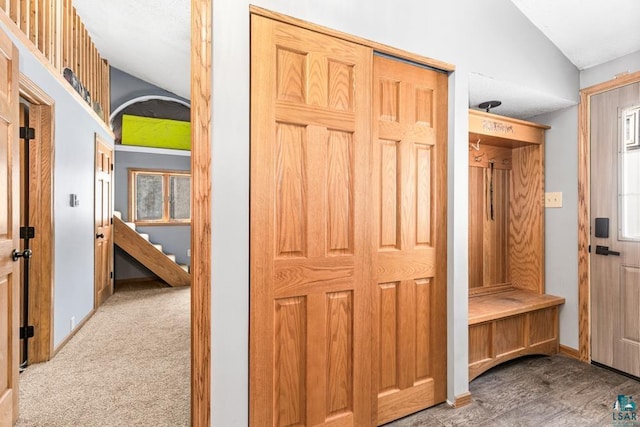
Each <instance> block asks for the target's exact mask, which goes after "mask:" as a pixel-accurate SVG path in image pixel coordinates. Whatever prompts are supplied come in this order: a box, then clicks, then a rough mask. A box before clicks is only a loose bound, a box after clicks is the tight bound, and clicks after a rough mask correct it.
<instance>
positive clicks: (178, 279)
mask: <svg viewBox="0 0 640 427" xmlns="http://www.w3.org/2000/svg"><path fill="white" fill-rule="evenodd" d="M113 227H114V231H115V232H114V242H115V244H116V245H117V246H118V247H119V248H120V249H122V250H123V251H125V252H126V253H128V254H129V255H131V256H132V257H133V258H135V259H136V260H137V261H138V262H140V263H141V264H142V265H144V266H145V267H147V268H148V269H149V270H151V271H152V272H153V273H154V274H155V275H156V276H158V277H160V278H161V279H162V280H164V281H165V282H167V283H168V284H169V285H171V286H189V285H190V284H191V276H190V275H189V267H188V266H187V265H181V264H177V263H176V256H175V255H171V254H165V253H164V252H163V251H162V245H157V244H154V243H151V242H150V241H149V235H148V234H145V233H138V232H137V231H136V225H135V224H134V223H132V222H124V221H123V220H122V215H121V214H120V212H114V213H113Z"/></svg>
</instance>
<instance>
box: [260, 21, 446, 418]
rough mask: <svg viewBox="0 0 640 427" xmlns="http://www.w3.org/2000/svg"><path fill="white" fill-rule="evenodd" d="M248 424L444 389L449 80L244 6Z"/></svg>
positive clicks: (322, 414)
mask: <svg viewBox="0 0 640 427" xmlns="http://www.w3.org/2000/svg"><path fill="white" fill-rule="evenodd" d="M251 31H252V33H251V35H252V38H251V123H252V125H251V243H250V250H251V253H250V267H251V269H250V274H251V283H250V286H251V290H250V298H251V299H250V313H251V318H250V384H249V388H250V424H251V425H277V426H282V425H320V424H323V425H357V426H368V425H375V424H378V423H384V422H387V421H390V420H392V419H396V418H400V417H402V416H404V415H407V414H409V413H412V412H415V411H417V410H420V409H423V408H426V407H429V406H432V405H434V404H436V403H439V402H442V401H444V400H445V397H446V297H445V293H446V218H445V217H446V129H447V76H446V74H443V73H439V72H436V71H433V70H430V69H426V68H423V67H419V66H415V65H411V64H407V63H402V62H399V61H394V60H390V59H382V58H380V57H374V55H373V51H372V49H370V48H367V47H364V46H361V45H358V44H354V43H350V42H347V41H345V40H341V39H338V38H334V37H330V36H328V35H324V34H320V33H317V32H314V31H310V30H307V29H302V28H299V27H295V26H292V25H288V24H284V23H280V22H276V21H273V20H270V19H267V18H263V17H258V16H255V15H254V16H252V26H251Z"/></svg>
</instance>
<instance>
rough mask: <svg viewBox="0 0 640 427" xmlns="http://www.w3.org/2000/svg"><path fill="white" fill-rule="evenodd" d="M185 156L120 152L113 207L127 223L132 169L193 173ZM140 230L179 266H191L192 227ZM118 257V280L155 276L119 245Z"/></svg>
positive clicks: (116, 266) (116, 250) (158, 227)
mask: <svg viewBox="0 0 640 427" xmlns="http://www.w3.org/2000/svg"><path fill="white" fill-rule="evenodd" d="M167 151H169V150H167ZM173 151H178V150H173ZM183 154H184V153H180V154H176V155H170V154H155V153H148V152H130V151H116V156H115V165H116V166H115V172H114V174H113V177H114V180H115V183H114V186H113V189H114V201H113V206H114V210H116V211H120V213H121V214H122V219H123V220H125V221H129V168H133V169H136V168H137V169H141V168H142V169H159V170H170V171H186V172H189V171H190V170H191V156H189V155H187V156H185V155H183ZM186 154H189V153H188V152H187V153H186ZM136 230H137V231H138V232H139V233H147V234H149V236H150V240H151V242H153V243H158V244H161V245H162V250H163V251H164V253H166V254H173V255H175V256H176V262H177V263H178V264H187V265H191V258H190V257H188V256H187V249H190V248H191V225H166V226H165V225H155V226H147V227H141V226H138V227H136ZM114 255H115V256H114V264H115V279H116V280H126V279H136V278H144V277H153V276H154V274H153V273H152V272H151V271H149V270H148V269H147V268H146V267H144V266H143V265H141V264H140V263H138V262H137V261H136V260H135V259H133V258H131V257H130V256H129V255H127V253H126V252H124V251H123V250H122V249H120V248H118V247H117V246H116V248H115V254H114Z"/></svg>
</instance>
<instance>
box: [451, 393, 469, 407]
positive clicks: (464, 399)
mask: <svg viewBox="0 0 640 427" xmlns="http://www.w3.org/2000/svg"><path fill="white" fill-rule="evenodd" d="M470 403H471V393H469V392H467V393H463V394H460V395H458V396H456V400H455V401H454V402H453V405H452V406H453V407H454V408H462V407H463V406H466V405H468V404H470Z"/></svg>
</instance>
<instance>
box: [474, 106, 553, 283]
mask: <svg viewBox="0 0 640 427" xmlns="http://www.w3.org/2000/svg"><path fill="white" fill-rule="evenodd" d="M469 129H470V133H469V166H470V169H469V288H470V294H475V293H477V292H476V291H478V290H480V292H485V289H487V292H488V291H489V290H490V288H492V287H494V286H497V287H500V288H502V287H504V286H505V285H513V286H516V287H518V288H522V289H529V290H532V291H535V292H538V293H542V292H544V232H543V230H544V219H543V218H544V209H543V204H542V200H543V197H544V179H543V177H544V147H543V144H544V131H545V129H548V126H543V125H538V124H535V123H531V122H526V121H522V120H514V119H511V118H503V117H501V116H497V115H494V114H487V113H482V112H478V111H475V110H470V111H469ZM492 213H493V217H492Z"/></svg>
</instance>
